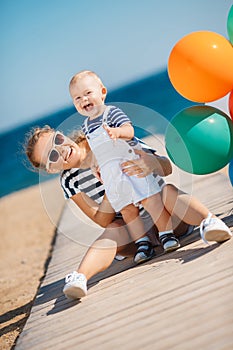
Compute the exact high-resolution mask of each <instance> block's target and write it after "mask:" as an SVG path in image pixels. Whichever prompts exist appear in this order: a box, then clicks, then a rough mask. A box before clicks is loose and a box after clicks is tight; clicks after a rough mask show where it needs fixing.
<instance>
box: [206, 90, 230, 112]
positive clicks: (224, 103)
mask: <svg viewBox="0 0 233 350" xmlns="http://www.w3.org/2000/svg"><path fill="white" fill-rule="evenodd" d="M229 96H230V94H227V95H226V96H224V97H222V98H220V99H219V100H216V101H213V102H208V103H207V105H208V106H211V107H215V108H218V109H220V111H222V112H224V113H226V114H227V115H229V108H228V104H229ZM229 117H230V116H229Z"/></svg>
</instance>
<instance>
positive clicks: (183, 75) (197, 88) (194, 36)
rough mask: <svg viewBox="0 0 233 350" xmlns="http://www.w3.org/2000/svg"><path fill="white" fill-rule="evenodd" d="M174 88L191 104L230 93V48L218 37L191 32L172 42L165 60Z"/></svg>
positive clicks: (232, 56)
mask: <svg viewBox="0 0 233 350" xmlns="http://www.w3.org/2000/svg"><path fill="white" fill-rule="evenodd" d="M168 75H169V78H170V81H171V83H172V85H173V86H174V88H175V89H176V90H177V91H178V92H179V93H180V94H181V95H182V96H183V97H185V98H187V99H188V100H191V101H194V102H200V103H204V102H211V101H215V100H217V99H220V98H221V97H223V96H225V95H226V94H227V93H228V92H230V91H231V90H233V46H232V45H231V43H230V42H229V41H228V40H227V39H225V38H224V37H223V36H222V35H220V34H217V33H214V32H209V31H199V32H193V33H190V34H188V35H186V36H185V37H183V38H182V39H181V40H180V41H178V42H177V43H176V45H175V46H174V47H173V49H172V51H171V53H170V56H169V59H168Z"/></svg>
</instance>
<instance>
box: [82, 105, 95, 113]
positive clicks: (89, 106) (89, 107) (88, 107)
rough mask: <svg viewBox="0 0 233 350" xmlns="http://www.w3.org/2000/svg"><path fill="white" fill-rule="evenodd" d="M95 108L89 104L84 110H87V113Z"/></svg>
mask: <svg viewBox="0 0 233 350" xmlns="http://www.w3.org/2000/svg"><path fill="white" fill-rule="evenodd" d="M93 107H94V105H93V103H88V104H87V105H86V106H84V107H83V108H84V109H85V111H86V112H89V111H90V110H91V109H92V108H93Z"/></svg>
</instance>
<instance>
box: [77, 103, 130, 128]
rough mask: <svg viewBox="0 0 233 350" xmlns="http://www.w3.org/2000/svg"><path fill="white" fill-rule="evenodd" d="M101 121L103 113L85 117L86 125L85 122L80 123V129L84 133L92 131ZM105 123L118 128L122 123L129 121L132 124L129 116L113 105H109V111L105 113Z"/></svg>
mask: <svg viewBox="0 0 233 350" xmlns="http://www.w3.org/2000/svg"><path fill="white" fill-rule="evenodd" d="M102 123H103V115H101V116H99V117H97V118H95V119H92V120H89V118H88V119H87V127H88V130H87V128H86V125H85V123H83V125H82V129H83V132H84V134H85V135H87V134H88V133H89V134H91V133H92V132H93V131H95V130H96V129H98V128H99V127H100V126H101V125H102ZM106 123H107V124H108V126H109V127H110V128H118V127H120V126H121V125H123V124H126V123H130V124H132V122H131V120H130V119H129V117H128V116H127V115H126V114H125V113H124V112H123V111H122V110H121V109H120V108H118V107H115V106H109V111H108V113H107V118H106Z"/></svg>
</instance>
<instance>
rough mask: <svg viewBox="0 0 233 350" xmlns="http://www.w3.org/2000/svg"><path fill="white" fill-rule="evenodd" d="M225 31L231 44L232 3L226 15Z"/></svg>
mask: <svg viewBox="0 0 233 350" xmlns="http://www.w3.org/2000/svg"><path fill="white" fill-rule="evenodd" d="M227 32H228V36H229V39H230V42H231V43H232V44H233V5H232V6H231V8H230V11H229V14H228V17H227Z"/></svg>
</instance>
